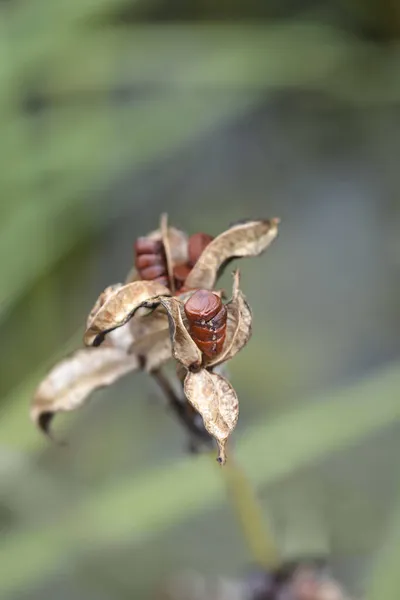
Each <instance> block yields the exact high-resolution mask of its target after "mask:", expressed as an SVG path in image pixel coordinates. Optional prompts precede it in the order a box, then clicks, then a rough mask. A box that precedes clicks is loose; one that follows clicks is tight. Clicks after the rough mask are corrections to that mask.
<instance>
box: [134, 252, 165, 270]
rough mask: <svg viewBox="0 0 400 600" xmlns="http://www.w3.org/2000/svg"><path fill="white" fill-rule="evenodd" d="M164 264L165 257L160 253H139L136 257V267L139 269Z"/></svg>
mask: <svg viewBox="0 0 400 600" xmlns="http://www.w3.org/2000/svg"><path fill="white" fill-rule="evenodd" d="M162 264H164V257H163V256H162V255H160V254H138V255H136V258H135V267H136V268H137V269H138V270H141V269H146V268H147V267H153V266H154V265H162Z"/></svg>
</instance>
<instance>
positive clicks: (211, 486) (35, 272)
mask: <svg viewBox="0 0 400 600" xmlns="http://www.w3.org/2000/svg"><path fill="white" fill-rule="evenodd" d="M0 17H1V20H0V22H1V38H0V39H1V45H2V49H1V52H0V64H1V69H0V82H1V86H0V98H1V106H0V120H1V136H0V140H1V141H0V148H1V169H0V180H1V190H2V192H1V209H0V210H1V220H0V256H1V262H0V265H1V266H0V268H1V282H2V285H1V292H0V294H1V300H0V328H1V340H2V343H1V349H0V354H1V361H0V364H1V367H0V369H1V377H0V386H1V399H0V597H1V598H2V600H14V599H20V600H42V599H43V598H48V599H51V600H70V599H73V600H92V599H93V600H94V599H96V600H111V599H113V600H125V599H127V598H135V599H136V598H138V599H139V598H143V599H146V598H152V597H153V596H152V594H153V592H154V589H155V588H156V587H157V586H159V585H160V582H162V581H163V579H164V578H165V577H169V576H170V575H171V574H173V573H176V572H179V571H180V570H181V569H188V568H189V569H194V568H195V569H198V570H199V571H201V572H202V573H204V574H206V575H207V576H208V577H213V576H216V575H220V574H224V575H231V576H237V575H240V573H242V572H243V571H244V570H246V569H247V568H248V567H249V566H250V565H251V563H252V559H251V556H249V554H248V551H247V548H246V545H245V544H244V542H243V539H242V537H241V533H240V530H239V528H238V524H237V522H236V520H235V518H234V514H233V512H232V510H231V507H230V503H229V498H227V497H226V494H225V491H224V484H223V481H222V479H221V476H220V470H219V468H218V467H217V465H214V464H213V461H210V460H209V458H207V457H200V458H197V457H196V458H194V457H190V456H188V455H187V454H186V452H185V450H186V436H185V433H184V432H183V431H182V430H181V429H180V427H179V425H178V424H177V423H176V422H175V421H174V418H173V415H171V414H170V413H169V412H168V411H167V410H166V409H165V406H164V404H163V401H162V399H161V398H160V396H159V394H158V390H157V388H156V387H155V386H154V384H153V383H152V382H151V381H149V380H148V379H147V378H146V377H145V376H144V375H141V374H139V375H135V376H128V377H126V378H125V379H123V380H121V381H120V382H118V384H116V385H114V386H113V387H111V388H109V389H106V390H103V391H101V392H98V393H97V394H96V395H95V397H94V398H93V399H92V401H91V402H90V404H88V405H87V406H85V407H84V408H83V409H82V410H81V411H79V413H77V414H75V415H68V416H65V417H64V416H63V417H59V418H58V420H57V422H56V431H57V433H58V434H62V435H63V436H65V437H67V439H68V441H69V445H68V447H66V448H59V447H55V446H52V445H51V444H49V443H48V442H47V441H46V440H45V439H43V437H42V436H40V435H39V433H38V432H37V431H36V430H35V429H34V427H33V425H32V424H31V423H30V421H29V419H28V407H29V402H30V398H31V396H32V394H33V392H34V389H35V387H36V385H37V384H38V382H39V381H40V379H41V378H42V377H43V376H44V374H45V373H46V370H47V369H48V368H50V367H51V365H52V364H54V362H55V361H56V360H58V359H59V358H61V357H62V356H63V355H64V354H65V353H67V352H68V351H70V350H72V349H73V348H75V347H78V346H79V344H80V343H81V338H82V333H83V329H84V323H85V318H86V314H87V313H88V311H89V309H90V308H91V306H92V305H93V302H94V300H95V299H96V298H97V296H98V294H99V293H100V291H101V290H102V289H103V288H104V287H106V286H107V285H109V284H111V283H116V282H119V281H122V280H123V279H124V277H125V275H126V272H127V271H128V270H129V268H130V267H131V265H132V260H133V250H132V245H133V242H134V240H135V238H136V237H137V236H139V235H143V234H145V233H147V232H148V231H151V230H153V229H154V228H156V227H157V225H158V219H159V214H160V213H161V212H168V214H169V216H170V222H171V223H172V224H173V225H175V226H177V227H179V228H182V229H185V230H187V231H188V232H189V233H194V232H196V231H201V230H202V231H206V232H208V233H210V234H212V235H216V234H218V233H219V232H220V231H222V230H223V229H225V228H226V227H227V226H228V225H229V224H230V223H231V222H233V221H235V220H237V219H241V218H251V217H260V216H262V217H270V216H279V217H281V219H282V224H281V228H280V236H279V238H278V240H277V241H276V242H274V244H273V245H272V246H271V248H270V249H269V250H268V251H267V253H266V254H264V255H263V256H262V257H260V258H257V259H252V260H243V261H242V262H241V264H240V266H241V270H242V284H243V288H244V290H245V293H246V294H247V296H248V298H249V300H250V302H251V305H252V308H253V312H254V334H253V338H252V340H251V343H250V344H249V345H248V347H247V348H246V350H245V351H244V352H242V353H240V355H238V357H237V358H235V359H234V361H232V364H231V365H230V371H231V377H232V381H233V384H234V386H235V387H236V389H237V391H238V393H239V397H240V400H241V417H240V420H239V425H238V427H237V430H236V432H235V436H234V437H235V444H236V446H237V454H238V458H239V460H240V462H241V464H242V465H243V466H244V467H245V468H246V469H247V472H248V474H249V477H250V479H251V480H252V481H253V483H254V485H255V486H256V487H257V489H258V492H259V494H260V498H261V501H262V505H263V510H264V511H265V518H266V519H268V521H269V523H270V526H271V527H272V528H273V530H274V532H275V534H276V537H277V540H278V543H279V547H280V549H281V552H282V554H283V555H284V556H286V557H292V556H296V555H299V554H300V555H301V554H302V553H305V554H309V553H317V554H318V553H322V554H328V555H329V556H330V560H331V564H332V566H333V568H334V571H335V573H336V575H337V576H338V577H339V578H341V579H342V580H343V581H345V582H346V584H347V585H348V586H349V588H350V589H351V590H352V592H353V593H354V594H358V595H364V594H365V597H368V598H370V599H371V600H391V599H392V598H393V599H398V598H399V597H400V574H399V569H398V561H399V559H400V551H399V547H400V546H399V544H400V476H399V470H398V456H399V451H400V441H399V440H400V435H399V434H400V427H399V425H400V368H399V367H400V362H399V361H400V339H399V327H400V309H399V297H400V277H399V276H400V242H399V236H398V229H399V227H400V203H399V191H400V170H399V164H398V160H399V155H400V135H399V134H400V127H399V125H400V113H399V102H400V77H399V72H400V44H399V40H398V35H399V33H400V8H399V5H398V4H397V3H396V2H394V1H392V0H379V1H378V0H369V1H362V0H325V1H321V0H302V1H301V2H294V1H293V0H280V1H277V0H265V1H261V0H247V1H246V2H243V1H242V2H241V1H239V0H224V1H223V2H222V1H221V2H215V1H210V0H201V1H200V0H192V1H191V2H184V1H182V0H169V1H168V2H167V1H166V0H60V1H54V0H30V1H29V2H28V1H26V0H19V1H18V0H7V1H6V0H3V1H2V2H1V4H0ZM224 284H225V286H227V287H228V286H229V274H227V275H226V276H224Z"/></svg>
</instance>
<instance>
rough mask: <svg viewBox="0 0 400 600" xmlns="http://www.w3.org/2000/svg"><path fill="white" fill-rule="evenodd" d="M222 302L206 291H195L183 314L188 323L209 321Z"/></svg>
mask: <svg viewBox="0 0 400 600" xmlns="http://www.w3.org/2000/svg"><path fill="white" fill-rule="evenodd" d="M221 306H222V300H221V298H219V297H218V296H216V295H215V294H213V293H212V292H209V291H208V290H197V292H195V293H194V294H193V296H191V297H190V298H189V300H188V301H187V302H186V304H185V313H186V316H187V318H188V319H189V321H190V322H193V321H201V320H204V321H209V320H210V319H212V318H213V317H214V316H215V315H216V314H217V313H218V312H219V311H220V309H221Z"/></svg>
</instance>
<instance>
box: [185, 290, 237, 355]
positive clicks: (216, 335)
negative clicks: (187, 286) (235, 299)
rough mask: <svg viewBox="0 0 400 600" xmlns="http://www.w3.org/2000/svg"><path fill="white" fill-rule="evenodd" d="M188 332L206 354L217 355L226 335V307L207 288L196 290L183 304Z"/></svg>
mask: <svg viewBox="0 0 400 600" xmlns="http://www.w3.org/2000/svg"><path fill="white" fill-rule="evenodd" d="M184 309H185V314H186V317H187V320H188V322H189V332H190V335H191V336H192V338H193V341H194V342H195V344H196V346H197V347H198V348H200V350H201V351H202V352H203V354H205V356H207V357H208V358H213V357H215V356H217V355H218V354H219V353H220V352H221V350H222V347H223V345H224V341H225V337H226V319H227V309H226V306H225V305H224V304H223V303H222V300H221V298H219V297H218V296H217V295H216V294H213V293H212V292H209V291H208V290H197V292H195V293H194V294H193V295H192V296H191V297H190V298H189V300H187V302H186V303H185V305H184Z"/></svg>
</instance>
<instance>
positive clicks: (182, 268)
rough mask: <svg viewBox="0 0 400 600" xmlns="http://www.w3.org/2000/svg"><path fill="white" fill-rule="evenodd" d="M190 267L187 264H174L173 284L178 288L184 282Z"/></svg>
mask: <svg viewBox="0 0 400 600" xmlns="http://www.w3.org/2000/svg"><path fill="white" fill-rule="evenodd" d="M190 271H191V268H190V267H189V266H188V265H187V264H181V265H176V266H175V267H174V270H173V275H174V278H175V286H176V289H177V290H180V289H181V288H182V286H183V284H184V283H185V279H186V277H187V276H188V275H189V273H190Z"/></svg>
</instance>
